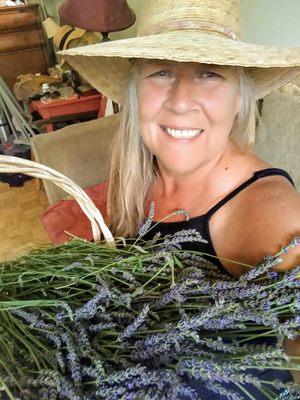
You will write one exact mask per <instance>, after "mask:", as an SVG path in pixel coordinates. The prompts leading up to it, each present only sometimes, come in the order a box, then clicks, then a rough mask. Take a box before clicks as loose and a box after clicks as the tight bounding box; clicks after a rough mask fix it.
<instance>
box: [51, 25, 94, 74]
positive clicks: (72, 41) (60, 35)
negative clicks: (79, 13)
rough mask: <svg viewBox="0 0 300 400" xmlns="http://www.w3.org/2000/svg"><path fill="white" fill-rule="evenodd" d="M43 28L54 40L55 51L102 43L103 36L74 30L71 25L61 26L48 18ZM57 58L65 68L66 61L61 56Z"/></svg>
mask: <svg viewBox="0 0 300 400" xmlns="http://www.w3.org/2000/svg"><path fill="white" fill-rule="evenodd" d="M43 26H44V29H45V32H46V34H47V37H48V39H53V45H54V50H55V51H57V50H66V49H68V48H74V47H80V46H87V45H90V44H96V43H99V42H100V41H101V36H100V34H99V33H97V32H87V31H86V30H85V29H81V28H73V27H72V26H70V25H63V26H59V25H58V24H57V23H56V22H55V21H54V20H53V19H52V18H47V19H46V20H45V21H44V22H43ZM56 57H57V60H58V62H59V65H60V66H61V67H63V66H64V64H65V60H64V59H63V58H62V57H61V56H59V55H56ZM64 68H65V66H64ZM66 68H69V67H68V66H67V67H66Z"/></svg>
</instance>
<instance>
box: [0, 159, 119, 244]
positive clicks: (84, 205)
mask: <svg viewBox="0 0 300 400" xmlns="http://www.w3.org/2000/svg"><path fill="white" fill-rule="evenodd" d="M3 172H5V173H22V174H25V175H29V176H33V177H35V178H41V179H47V180H49V181H51V182H53V183H55V184H56V185H57V186H59V187H60V188H62V189H63V190H65V191H66V192H67V193H68V194H70V195H71V196H73V197H74V199H75V200H76V201H77V203H78V204H79V206H80V207H81V209H82V211H83V212H84V213H85V215H86V216H87V218H88V219H89V220H90V222H91V226H92V232H93V239H94V241H95V242H99V241H100V239H101V232H102V234H103V236H104V239H105V241H106V242H107V244H109V245H111V246H114V245H115V241H114V238H113V236H112V234H111V232H110V230H109V229H108V227H107V226H106V224H105V222H104V219H103V217H102V215H101V213H100V211H99V209H98V208H97V207H96V206H95V204H94V203H93V202H92V200H91V199H90V198H89V196H88V195H87V194H86V193H85V192H84V191H83V190H82V189H81V188H80V187H79V186H78V185H76V184H75V183H74V182H73V181H72V180H71V179H69V178H67V177H66V176H65V175H63V174H61V173H59V172H57V171H55V170H54V169H52V168H49V167H46V166H45V165H42V164H39V163H36V162H33V161H29V160H25V159H22V158H18V157H11V156H3V155H0V173H3Z"/></svg>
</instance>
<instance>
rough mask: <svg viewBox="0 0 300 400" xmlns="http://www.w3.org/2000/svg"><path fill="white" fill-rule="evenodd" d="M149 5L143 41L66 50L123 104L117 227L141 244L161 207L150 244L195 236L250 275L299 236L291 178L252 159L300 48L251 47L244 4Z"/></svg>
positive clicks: (286, 263)
mask: <svg viewBox="0 0 300 400" xmlns="http://www.w3.org/2000/svg"><path fill="white" fill-rule="evenodd" d="M147 3H148V2H147ZM149 3H151V4H149V5H148V6H147V7H146V9H145V10H144V11H145V12H144V14H143V16H142V17H141V19H140V25H139V28H138V37H137V38H134V39H127V40H123V41H120V42H119V43H118V42H110V43H105V44H101V45H96V46H90V47H85V48H82V49H75V50H70V51H68V52H64V53H63V54H64V57H65V58H66V59H67V61H68V62H69V63H70V64H71V65H72V66H73V67H74V68H75V69H77V70H78V71H79V72H80V73H81V74H82V75H83V76H84V77H85V78H86V79H87V80H89V81H90V82H91V83H92V84H93V85H94V86H95V87H97V88H98V89H99V90H100V91H101V92H103V93H104V94H106V95H108V96H109V97H111V98H112V99H113V100H115V101H117V102H119V103H123V108H122V112H121V117H120V118H121V122H120V129H119V132H118V134H117V138H116V140H115V143H114V150H113V156H112V164H111V173H110V179H109V184H108V197H107V208H108V215H109V224H110V227H111V229H112V231H113V232H114V234H115V235H116V236H125V237H130V236H136V234H137V231H138V228H139V226H141V224H142V223H143V221H144V220H145V218H146V217H147V216H148V214H149V210H150V204H151V203H152V204H154V216H153V220H154V221H155V222H157V221H161V220H164V221H163V222H160V223H159V224H156V226H155V228H153V229H152V230H151V231H150V232H149V233H146V235H145V236H144V239H146V240H147V239H150V238H151V237H152V236H153V235H154V234H155V233H156V232H157V231H160V232H161V233H162V235H165V234H168V233H175V232H177V231H179V230H182V229H189V228H195V229H197V230H198V231H199V232H200V233H201V235H202V237H203V239H204V241H206V243H202V242H201V243H190V244H187V245H185V247H187V248H192V249H197V250H199V251H202V252H203V253H204V255H205V256H206V257H208V258H210V260H212V262H214V263H215V264H216V265H218V266H219V267H220V269H222V270H225V271H226V272H227V273H229V274H230V275H233V276H239V275H241V274H242V273H243V272H245V270H247V268H248V267H247V266H250V265H255V264H257V263H258V262H259V261H260V260H261V259H262V258H263V257H264V256H266V255H270V254H275V253H277V252H278V251H279V250H280V248H281V247H282V246H284V245H286V244H287V243H288V242H289V241H290V239H292V238H293V237H295V236H297V235H298V236H299V235H300V197H299V194H298V193H297V192H296V190H295V188H294V186H293V182H292V179H291V178H290V176H289V175H288V174H287V173H286V172H285V171H283V170H280V169H276V168H272V166H271V165H269V164H268V163H266V162H265V161H263V160H261V159H259V158H258V157H256V156H255V155H254V154H253V153H252V152H251V144H252V143H253V142H254V139H255V116H256V105H255V101H256V100H257V99H259V98H261V97H263V96H264V95H265V94H267V93H269V92H270V91H272V90H275V89H277V88H279V87H280V86H282V85H284V84H285V83H287V82H288V81H289V80H291V79H293V78H294V77H295V76H296V75H297V74H299V73H300V68H299V66H300V52H299V51H298V50H295V49H294V50H292V49H272V48H266V47H264V46H259V45H253V44H249V43H245V42H243V41H241V39H239V37H240V31H239V27H238V21H239V15H238V1H236V0H223V1H219V2H218V3H217V5H215V4H212V3H215V2H211V1H208V0H185V1H182V0H180V1H179V0H160V1H158V0H154V1H151V2H149ZM91 61H92V62H91ZM128 76H129V77H130V78H129V81H128V80H127V77H128ZM125 85H127V91H126V94H125V97H122V93H123V90H124V87H125ZM123 96H124V95H123ZM283 134H284V133H283ZM105 206H106V205H105V201H104V202H103V208H104V207H105ZM182 209H184V210H186V211H185V212H184V213H180V212H177V210H182ZM187 215H188V219H189V220H186V219H187V218H186V216H187ZM209 255H210V256H209ZM282 258H283V261H282V263H281V264H280V265H279V266H278V267H277V269H278V270H281V271H282V270H285V269H287V268H292V267H293V266H295V265H297V264H298V263H299V260H300V250H299V248H295V249H292V250H291V251H290V252H289V253H288V254H285V255H284V256H283V257H282ZM230 260H234V261H235V262H232V261H230ZM236 262H238V264H237V263H236ZM289 346H292V345H289ZM294 347H295V348H297V347H296V345H295V344H294ZM293 351H295V349H293ZM298 351H299V350H298ZM278 377H279V378H280V379H283V380H289V376H284V373H282V375H280V373H279V375H278ZM199 390H200V392H199V393H200V394H201V389H199ZM249 391H250V392H251V391H252V394H253V396H255V398H256V399H258V398H263V397H258V396H259V395H258V394H257V392H255V390H254V389H253V388H252V389H251V388H250V389H249ZM202 396H206V397H205V398H209V397H208V394H207V393H202ZM214 398H217V397H216V395H215V397H214Z"/></svg>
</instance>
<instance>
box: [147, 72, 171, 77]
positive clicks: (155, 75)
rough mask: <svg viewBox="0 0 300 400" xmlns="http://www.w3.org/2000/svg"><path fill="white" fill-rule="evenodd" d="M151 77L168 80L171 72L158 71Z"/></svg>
mask: <svg viewBox="0 0 300 400" xmlns="http://www.w3.org/2000/svg"><path fill="white" fill-rule="evenodd" d="M150 76H151V77H158V78H168V77H170V76H171V73H170V72H169V71H165V70H161V71H156V72H154V73H152V74H151V75H150Z"/></svg>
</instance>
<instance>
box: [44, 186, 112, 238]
mask: <svg viewBox="0 0 300 400" xmlns="http://www.w3.org/2000/svg"><path fill="white" fill-rule="evenodd" d="M107 189H108V182H107V181H106V182H104V183H100V184H98V185H95V186H92V187H90V188H88V189H87V190H86V191H85V192H86V193H87V194H88V196H89V197H90V198H91V199H92V200H93V202H94V203H95V205H96V207H97V208H98V209H99V210H100V212H101V214H102V216H103V218H104V219H107ZM42 224H43V226H44V228H45V229H46V231H47V233H48V235H49V237H50V239H51V241H52V243H55V244H59V243H64V242H66V241H68V240H70V239H72V236H70V235H68V234H67V233H65V231H67V232H69V233H71V234H72V235H74V236H77V237H80V238H83V239H87V240H92V239H93V234H92V228H91V224H90V221H89V220H88V218H87V217H86V216H85V214H84V213H83V211H82V210H81V208H80V207H79V205H78V203H77V202H76V201H75V200H72V199H70V200H60V201H58V202H57V203H55V204H53V205H52V206H50V207H49V208H48V209H47V210H46V211H45V212H44V214H43V215H42Z"/></svg>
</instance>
